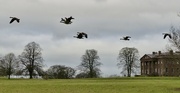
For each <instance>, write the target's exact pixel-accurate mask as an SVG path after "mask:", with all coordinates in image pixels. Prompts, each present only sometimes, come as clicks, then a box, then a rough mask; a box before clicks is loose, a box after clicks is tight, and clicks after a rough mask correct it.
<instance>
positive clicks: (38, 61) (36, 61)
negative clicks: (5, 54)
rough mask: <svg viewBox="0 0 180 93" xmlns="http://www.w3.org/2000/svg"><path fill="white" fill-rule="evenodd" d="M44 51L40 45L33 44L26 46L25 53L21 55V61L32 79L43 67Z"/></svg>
mask: <svg viewBox="0 0 180 93" xmlns="http://www.w3.org/2000/svg"><path fill="white" fill-rule="evenodd" d="M41 51H42V49H41V48H40V46H39V44H37V43H35V42H31V43H29V44H27V45H26V46H25V49H24V51H23V52H22V54H21V55H19V60H20V62H21V63H22V65H23V66H25V70H27V71H28V72H29V76H30V79H32V78H33V74H34V71H36V72H38V70H39V69H41V68H42V67H43V58H42V53H41Z"/></svg>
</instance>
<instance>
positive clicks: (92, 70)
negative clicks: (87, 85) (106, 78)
mask: <svg viewBox="0 0 180 93" xmlns="http://www.w3.org/2000/svg"><path fill="white" fill-rule="evenodd" d="M99 59H100V58H99V56H98V54H97V51H96V50H94V49H91V50H86V52H85V54H84V55H83V56H82V62H81V64H80V65H79V66H78V67H79V69H80V70H81V71H83V72H85V73H87V74H88V77H89V78H94V77H99V75H100V69H99V66H101V65H102V63H101V62H99V61H98V60H99Z"/></svg>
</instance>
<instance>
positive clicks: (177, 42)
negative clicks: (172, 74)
mask: <svg viewBox="0 0 180 93" xmlns="http://www.w3.org/2000/svg"><path fill="white" fill-rule="evenodd" d="M170 34H171V37H172V38H171V39H169V42H170V44H171V46H173V47H174V48H175V49H177V50H179V51H180V29H178V28H175V27H174V26H171V28H170ZM170 50H172V49H170Z"/></svg>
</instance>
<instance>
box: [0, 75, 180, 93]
mask: <svg viewBox="0 0 180 93" xmlns="http://www.w3.org/2000/svg"><path fill="white" fill-rule="evenodd" d="M0 93H180V78H179V77H134V78H101V79H52V80H51V79H49V80H43V79H42V80H38V79H32V80H29V79H11V80H7V79H4V78H1V79H0Z"/></svg>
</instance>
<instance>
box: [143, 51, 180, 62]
mask: <svg viewBox="0 0 180 93" xmlns="http://www.w3.org/2000/svg"><path fill="white" fill-rule="evenodd" d="M171 55H180V51H176V52H173V51H169V52H163V53H161V51H158V52H152V54H145V55H144V56H142V57H141V58H140V60H141V59H143V58H145V57H146V58H147V57H149V58H165V57H166V58H167V57H170V56H171Z"/></svg>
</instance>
